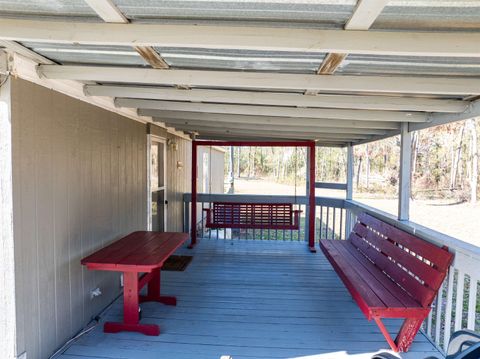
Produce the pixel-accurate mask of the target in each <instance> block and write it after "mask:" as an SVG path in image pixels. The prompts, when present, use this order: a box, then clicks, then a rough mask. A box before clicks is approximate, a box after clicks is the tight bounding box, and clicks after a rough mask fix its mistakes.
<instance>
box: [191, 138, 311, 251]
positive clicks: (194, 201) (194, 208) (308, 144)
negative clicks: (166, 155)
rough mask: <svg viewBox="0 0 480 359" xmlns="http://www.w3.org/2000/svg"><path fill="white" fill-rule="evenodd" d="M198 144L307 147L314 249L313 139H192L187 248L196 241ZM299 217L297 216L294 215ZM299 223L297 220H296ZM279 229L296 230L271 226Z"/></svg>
mask: <svg viewBox="0 0 480 359" xmlns="http://www.w3.org/2000/svg"><path fill="white" fill-rule="evenodd" d="M198 146H260V147H307V148H309V150H310V154H311V157H310V159H311V161H310V162H311V163H310V173H309V178H310V186H309V191H310V196H309V202H308V203H309V205H308V207H309V209H308V210H309V218H310V220H309V223H308V228H309V237H308V245H309V248H310V251H311V252H316V249H315V210H316V207H315V149H316V143H315V141H209V140H200V141H198V140H194V141H192V202H191V203H192V211H191V212H192V218H191V229H190V230H191V243H190V246H189V248H193V246H195V244H196V242H197V227H196V226H197V222H196V221H197V206H196V204H197V147H198ZM296 218H298V219H299V216H296ZM297 222H298V223H299V221H297ZM210 228H258V229H262V228H264V229H269V228H265V227H210ZM271 229H281V230H296V229H298V228H296V227H295V228H292V227H283V228H271Z"/></svg>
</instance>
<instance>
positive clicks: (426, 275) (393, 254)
mask: <svg viewBox="0 0 480 359" xmlns="http://www.w3.org/2000/svg"><path fill="white" fill-rule="evenodd" d="M349 239H350V240H351V242H352V244H353V245H354V246H355V247H356V248H357V249H358V250H359V251H360V252H362V253H363V255H365V256H366V257H368V258H369V259H370V260H371V261H372V262H373V263H374V264H375V265H376V266H377V267H378V268H380V269H381V270H382V271H383V272H384V273H385V274H387V275H388V276H389V277H390V278H391V279H392V280H393V281H394V282H396V283H397V284H398V285H399V286H401V287H402V288H403V289H404V290H405V291H406V292H407V293H409V294H410V296H411V297H413V298H414V299H415V300H416V301H417V302H418V303H419V304H420V305H422V306H423V307H428V306H430V304H431V303H432V301H433V299H434V298H435V295H436V293H437V291H438V289H439V288H440V286H441V284H442V282H443V280H444V278H445V276H446V273H447V272H448V268H449V267H450V265H451V263H452V260H453V254H452V253H450V252H449V251H448V249H447V248H440V247H438V246H436V245H434V244H432V243H429V242H427V241H425V240H423V239H421V238H418V237H416V236H414V235H412V234H409V233H407V232H404V231H402V230H400V229H398V228H396V227H394V226H392V225H390V224H388V223H385V222H383V221H381V220H379V219H377V218H375V217H372V216H370V215H368V214H366V213H362V214H360V215H359V216H358V219H357V223H356V224H355V226H354V228H353V231H352V233H351V234H350V237H349Z"/></svg>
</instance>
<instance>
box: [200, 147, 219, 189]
mask: <svg viewBox="0 0 480 359" xmlns="http://www.w3.org/2000/svg"><path fill="white" fill-rule="evenodd" d="M204 155H206V156H208V159H209V160H208V161H209V162H210V166H211V167H210V168H208V169H207V170H208V171H209V173H208V177H210V182H211V184H208V183H207V191H206V193H209V192H210V193H224V192H225V187H224V182H225V174H224V173H225V152H224V151H223V150H222V149H221V148H218V147H213V146H212V147H210V146H208V147H207V146H200V147H198V150H197V156H198V157H197V158H198V159H197V161H198V176H197V190H198V192H199V193H201V192H203V181H204V178H203V177H204V176H203V156H204Z"/></svg>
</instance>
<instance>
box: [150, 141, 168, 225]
mask: <svg viewBox="0 0 480 359" xmlns="http://www.w3.org/2000/svg"><path fill="white" fill-rule="evenodd" d="M153 142H158V143H162V144H163V175H164V180H163V186H162V187H158V188H159V189H161V188H163V190H164V197H163V198H164V203H163V213H164V218H163V221H164V223H163V229H164V231H165V232H166V231H167V211H168V206H167V204H166V201H167V188H168V187H167V139H166V138H164V137H159V136H155V135H151V134H148V135H147V230H148V231H151V230H152V188H151V175H152V143H153Z"/></svg>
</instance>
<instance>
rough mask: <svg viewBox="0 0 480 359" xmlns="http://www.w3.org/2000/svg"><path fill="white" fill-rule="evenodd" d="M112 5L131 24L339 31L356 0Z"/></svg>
mask: <svg viewBox="0 0 480 359" xmlns="http://www.w3.org/2000/svg"><path fill="white" fill-rule="evenodd" d="M115 3H116V5H117V6H118V7H119V9H120V10H121V11H122V12H123V13H124V14H125V15H126V16H127V17H128V18H129V19H132V20H134V21H152V20H155V19H157V20H158V19H176V20H181V19H183V20H235V21H244V22H249V21H257V22H258V21H265V22H277V23H279V24H282V25H285V23H289V22H295V23H298V22H303V23H312V24H315V26H318V27H337V28H342V27H343V26H344V24H345V23H346V21H347V20H348V19H349V18H350V16H351V15H352V13H353V10H354V7H355V4H356V0H241V1H222V0H190V1H184V0H140V1H138V0H116V1H115Z"/></svg>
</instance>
